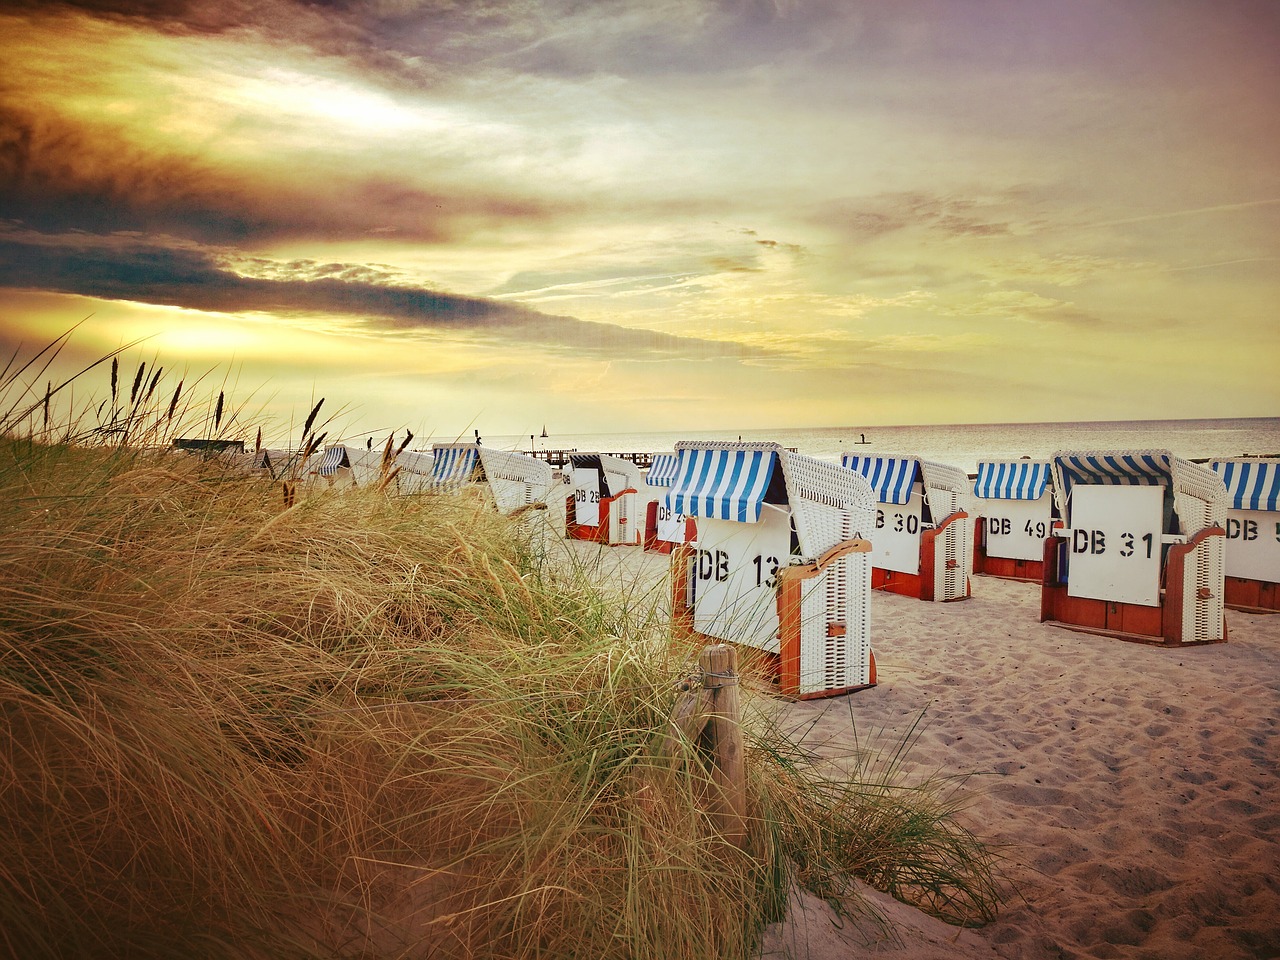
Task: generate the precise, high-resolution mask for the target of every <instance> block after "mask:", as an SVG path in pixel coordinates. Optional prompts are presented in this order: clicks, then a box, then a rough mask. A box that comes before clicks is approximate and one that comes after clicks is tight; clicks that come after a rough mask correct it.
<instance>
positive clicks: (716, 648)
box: [698, 643, 747, 847]
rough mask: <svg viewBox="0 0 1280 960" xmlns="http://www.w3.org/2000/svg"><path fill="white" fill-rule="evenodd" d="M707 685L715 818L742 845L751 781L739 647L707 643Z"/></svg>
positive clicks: (704, 672) (728, 837) (704, 665)
mask: <svg viewBox="0 0 1280 960" xmlns="http://www.w3.org/2000/svg"><path fill="white" fill-rule="evenodd" d="M698 665H699V666H700V667H701V668H702V677H703V681H702V682H703V686H704V687H705V689H706V690H707V691H709V692H710V694H711V696H710V698H709V699H710V701H711V703H710V716H709V717H708V718H707V726H706V733H707V736H708V739H709V740H710V749H711V756H712V765H711V777H712V782H713V783H714V784H715V787H716V789H715V791H714V794H715V795H714V796H713V797H712V798H711V802H712V804H713V807H712V819H713V820H715V821H716V822H717V823H718V824H719V827H720V833H721V835H722V836H723V837H724V838H725V840H727V841H728V842H730V843H732V844H734V845H735V846H738V847H741V846H743V845H744V844H745V843H746V839H747V784H746V770H745V767H744V765H743V763H744V759H743V744H742V713H741V699H740V697H739V695H738V651H737V650H735V649H734V648H733V647H731V646H729V645H728V644H724V643H717V644H715V645H713V646H708V647H704V648H703V650H702V653H701V655H700V656H699V657H698Z"/></svg>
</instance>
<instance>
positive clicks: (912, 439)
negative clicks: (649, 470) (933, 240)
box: [481, 417, 1280, 474]
mask: <svg viewBox="0 0 1280 960" xmlns="http://www.w3.org/2000/svg"><path fill="white" fill-rule="evenodd" d="M540 433H541V430H539V432H538V433H535V434H532V435H525V436H498V435H494V436H492V437H489V436H484V435H483V434H482V435H481V439H482V442H483V443H485V444H486V445H488V446H492V447H497V448H499V449H503V450H515V451H522V452H526V453H527V452H530V451H531V450H577V451H581V452H584V453H669V452H671V451H672V450H674V449H675V444H676V442H677V441H679V440H729V441H737V440H741V441H743V442H752V443H756V442H761V441H772V442H774V443H777V444H779V445H781V446H783V447H790V448H793V449H795V450H796V451H797V452H798V453H802V454H806V455H808V456H811V457H814V458H816V459H819V460H827V461H830V462H832V463H839V462H840V459H841V456H842V455H843V454H845V453H858V454H861V455H864V456H865V455H868V454H883V455H894V454H897V455H906V456H911V457H915V458H917V459H923V460H933V461H935V462H937V463H944V464H949V465H951V466H954V467H959V468H961V469H963V470H964V471H966V472H967V473H970V474H973V473H976V472H977V468H978V467H977V465H978V462H979V461H980V460H1010V459H1013V460H1016V459H1018V458H1021V457H1029V458H1031V459H1047V458H1049V457H1051V456H1052V455H1053V454H1055V453H1057V452H1059V451H1074V452H1091V451H1099V452H1100V451H1134V450H1167V451H1168V452H1170V453H1172V454H1173V455H1174V456H1177V457H1181V458H1183V459H1184V460H1192V461H1203V460H1211V459H1219V458H1230V457H1240V456H1267V457H1280V417H1244V418H1236V419H1215V420H1106V421H1091V422H1077V423H966V424H939V425H934V426H920V425H912V426H893V427H884V426H858V425H854V426H849V427H794V428H787V429H770V430H707V431H697V430H679V431H676V430H667V431H656V432H651V433H624V432H618V433H557V432H555V431H554V430H550V431H548V433H549V435H548V436H546V437H543V436H541V435H540Z"/></svg>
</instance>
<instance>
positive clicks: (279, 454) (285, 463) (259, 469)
mask: <svg viewBox="0 0 1280 960" xmlns="http://www.w3.org/2000/svg"><path fill="white" fill-rule="evenodd" d="M294 456H295V455H294V454H291V453H290V452H289V451H288V450H281V449H276V448H271V447H260V448H259V449H257V450H255V451H253V452H252V453H250V454H249V455H248V460H247V461H246V463H247V466H248V470H249V472H250V473H256V474H265V475H267V476H268V477H272V478H276V477H280V476H283V475H284V473H285V471H286V470H287V469H288V468H289V466H290V465H291V464H292V462H293V459H294Z"/></svg>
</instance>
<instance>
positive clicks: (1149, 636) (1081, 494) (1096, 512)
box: [1040, 450, 1227, 646]
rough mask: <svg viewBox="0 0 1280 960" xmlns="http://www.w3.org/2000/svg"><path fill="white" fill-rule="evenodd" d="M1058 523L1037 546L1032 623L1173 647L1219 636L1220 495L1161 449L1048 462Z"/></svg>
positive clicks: (1209, 476) (1207, 476)
mask: <svg viewBox="0 0 1280 960" xmlns="http://www.w3.org/2000/svg"><path fill="white" fill-rule="evenodd" d="M1050 463H1051V464H1052V467H1053V489H1054V496H1055V497H1056V498H1057V501H1058V510H1059V513H1060V514H1061V516H1062V522H1063V524H1065V526H1063V527H1058V528H1055V529H1054V530H1053V531H1052V533H1051V534H1050V536H1049V538H1048V539H1047V540H1046V541H1045V552H1044V567H1045V569H1044V580H1043V581H1042V586H1041V595H1040V619H1041V621H1044V622H1051V623H1057V624H1060V625H1061V626H1064V627H1068V628H1070V629H1073V630H1079V631H1083V632H1087V633H1097V634H1102V635H1105V636H1114V637H1119V638H1120V639H1124V640H1138V641H1142V642H1145V643H1163V644H1166V645H1168V646H1181V645H1183V644H1192V643H1217V642H1221V641H1223V640H1226V638H1227V628H1226V620H1225V618H1224V593H1225V585H1224V578H1225V572H1224V553H1225V549H1224V548H1225V546H1226V529H1225V528H1224V526H1223V525H1224V523H1225V522H1226V518H1227V517H1226V514H1227V490H1226V487H1225V486H1224V485H1223V482H1222V480H1221V478H1219V476H1218V475H1217V474H1216V473H1214V472H1213V471H1212V470H1210V469H1208V468H1206V467H1201V466H1197V465H1196V464H1193V463H1190V462H1188V461H1186V460H1182V459H1180V458H1178V457H1175V456H1173V455H1172V454H1171V453H1169V452H1168V451H1167V450H1134V451H1124V450H1122V451H1085V452H1078V451H1065V452H1059V453H1055V454H1054V455H1053V457H1051V458H1050Z"/></svg>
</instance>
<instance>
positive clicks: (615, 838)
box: [0, 375, 997, 958]
mask: <svg viewBox="0 0 1280 960" xmlns="http://www.w3.org/2000/svg"><path fill="white" fill-rule="evenodd" d="M138 379H139V380H141V381H142V386H141V387H135V391H134V394H135V395H134V398H133V399H134V406H135V407H136V406H138V404H137V402H136V398H137V397H138V396H142V395H146V393H147V383H148V378H147V377H146V376H144V375H139V378H138ZM157 379H158V378H157ZM14 382H15V381H12V380H11V381H10V383H9V384H8V386H9V387H10V388H11V389H12V388H13V384H14ZM113 384H114V377H113ZM139 391H141V392H139ZM121 394H123V390H121ZM150 395H151V396H152V397H153V398H154V397H162V398H163V399H162V400H161V401H159V403H160V404H161V406H163V407H167V405H168V391H167V390H164V389H157V388H155V387H152V388H151V390H150ZM115 399H116V398H115V391H114V390H113V403H112V409H115V408H116V407H117V406H118V405H117V404H116V403H115V402H114V401H115ZM38 401H39V398H38V397H37V402H36V403H35V404H34V405H33V404H28V405H27V406H26V407H24V406H23V405H22V404H21V403H13V402H11V403H10V404H8V405H7V408H8V409H9V411H10V413H9V418H8V420H7V421H6V422H4V423H3V424H2V425H3V427H4V436H3V437H2V438H0V785H3V786H2V787H0V952H4V953H7V954H9V955H13V956H22V957H59V956H106V955H116V956H170V955H183V956H209V957H233V956H234V957H402V956H403V957H413V956H419V957H475V956H491V957H535V956H536V957H577V956H591V957H619V958H623V957H628V958H640V957H681V958H699V957H707V958H711V957H716V958H720V957H735V956H737V957H746V956H749V955H750V954H751V952H752V950H753V949H754V948H755V945H756V943H757V941H758V938H759V936H760V932H761V930H762V929H763V927H764V925H765V924H766V923H768V922H770V921H773V920H777V919H779V918H780V917H781V916H782V914H783V912H784V911H785V907H786V902H787V898H788V897H789V896H790V895H791V894H792V893H793V891H794V889H795V887H796V886H797V885H799V886H803V887H807V888H809V889H811V890H815V891H818V892H819V893H820V894H822V895H823V896H830V897H832V898H836V897H839V896H841V895H843V894H846V893H848V892H849V891H850V890H851V889H852V883H853V878H854V877H860V878H864V879H866V880H869V881H870V882H872V883H874V884H877V885H879V886H881V887H882V888H883V889H888V890H892V891H893V892H894V893H895V894H896V895H898V896H900V897H901V898H903V899H905V900H908V901H911V902H915V903H918V904H921V905H923V906H925V907H926V908H928V909H930V910H931V911H933V912H935V913H936V914H939V915H941V916H944V917H946V918H948V919H950V920H951V921H953V922H959V923H981V922H984V921H985V920H988V919H990V917H991V916H993V914H994V910H995V903H996V895H997V881H996V877H995V875H994V873H993V860H992V857H991V854H990V853H989V852H988V851H987V850H986V849H984V848H983V846H982V844H981V843H979V842H978V841H977V840H976V839H975V838H974V837H973V836H972V835H971V834H970V833H968V832H967V831H966V830H965V829H964V828H963V827H961V826H959V825H958V824H957V823H956V821H955V818H954V800H955V794H954V792H953V791H952V787H953V786H954V784H952V783H950V782H941V781H938V782H929V781H927V782H925V783H917V784H913V785H906V784H904V783H903V782H902V781H901V778H900V777H898V776H897V775H896V774H895V773H894V771H892V770H886V769H882V768H873V766H871V765H868V766H865V767H863V768H860V772H861V773H863V774H865V776H855V777H853V778H850V777H849V776H848V775H847V774H845V773H840V774H836V773H835V772H834V768H833V767H831V766H829V765H826V764H824V763H821V762H819V761H818V760H817V759H816V758H814V757H812V756H808V755H806V754H805V753H804V752H803V751H802V750H801V749H800V747H798V746H797V745H796V744H795V743H794V742H793V741H792V740H791V739H789V738H788V737H787V736H785V735H783V733H781V732H780V731H779V730H778V728H777V727H776V725H775V724H774V723H773V722H772V721H771V719H770V717H771V716H772V712H771V711H770V710H769V709H766V707H767V698H765V697H763V696H759V697H755V698H752V697H751V696H748V697H747V698H746V699H747V700H748V711H747V716H746V717H745V718H744V721H743V722H744V727H745V728H746V735H747V764H746V768H747V790H748V815H749V829H748V836H747V839H746V842H745V843H744V844H742V845H735V844H733V843H727V842H725V841H724V839H723V838H722V837H721V836H720V835H719V833H718V831H717V826H716V823H715V821H714V820H713V819H712V818H711V817H709V816H708V814H707V812H706V804H705V798H706V793H707V790H708V774H707V771H706V767H705V762H704V759H703V758H702V756H701V754H700V752H699V751H698V749H697V745H696V744H693V743H689V742H680V743H678V744H677V750H676V756H674V757H672V756H671V753H670V733H671V729H672V728H671V724H670V717H671V709H672V705H673V703H674V700H675V693H676V689H677V685H678V683H679V681H680V680H681V679H682V678H683V677H684V676H686V675H687V673H688V671H689V669H690V661H691V656H692V657H696V651H688V650H686V649H684V648H683V647H682V646H680V645H678V644H675V645H673V643H672V642H671V637H670V634H669V626H668V625H667V623H666V621H665V619H664V618H663V617H662V616H661V615H660V613H659V611H660V604H658V603H657V602H656V601H655V602H652V603H647V604H646V603H638V602H637V598H635V597H630V598H626V599H620V598H617V597H614V596H611V595H609V594H608V593H605V592H602V591H600V590H598V589H596V588H595V587H593V586H592V584H591V580H590V577H589V576H587V575H586V573H585V572H584V571H583V570H581V569H576V568H575V567H574V566H573V565H571V564H570V565H565V564H561V563H551V562H549V561H548V559H547V557H546V556H545V554H543V553H542V552H540V551H539V550H537V549H536V548H535V547H534V541H532V540H531V539H530V538H529V536H528V535H527V532H522V528H521V527H520V526H519V525H513V524H511V523H510V522H509V521H506V520H504V519H503V518H501V517H499V516H498V515H497V514H496V512H494V511H493V510H492V509H490V508H489V507H488V506H487V505H486V504H485V503H484V502H483V501H482V500H479V499H476V498H472V497H465V496H463V497H458V496H443V495H422V496H413V497H392V496H388V495H386V494H385V493H384V492H381V491H377V490H351V491H345V492H341V493H338V492H329V491H325V492H320V493H313V494H312V495H310V496H302V497H299V498H298V499H297V500H296V502H295V503H294V505H293V506H291V507H289V508H288V509H283V501H282V498H281V495H280V489H279V484H278V483H274V482H273V481H271V480H270V479H268V478H255V477H251V476H248V475H246V474H244V473H243V472H240V471H238V470H234V469H230V468H229V467H228V465H227V464H226V463H224V462H222V461H218V460H204V459H201V458H198V457H194V456H186V455H180V454H173V453H167V454H158V453H154V452H147V450H146V449H144V448H143V447H142V446H139V445H136V444H132V443H122V442H120V440H119V437H118V435H115V434H110V433H107V434H104V433H102V432H101V431H96V432H95V431H94V430H92V429H88V428H83V427H82V424H81V423H80V422H77V423H76V424H75V429H72V430H68V429H66V428H65V426H64V427H63V428H59V429H58V430H56V431H53V430H51V429H50V428H49V427H48V424H47V422H45V421H44V420H43V410H42V409H41V406H40V404H39V402H38ZM152 402H153V403H155V402H156V401H154V399H153V400H152ZM210 406H212V405H210ZM222 407H223V404H222V401H221V398H220V399H219V402H218V404H217V419H218V420H222ZM44 409H46V410H47V404H46V406H45V408H44ZM139 412H140V411H139ZM151 413H152V414H155V417H154V418H153V419H152V420H148V421H147V422H149V423H153V424H156V425H158V426H157V428H155V429H151V430H150V432H149V434H148V437H149V439H151V440H152V441H154V440H155V439H156V438H157V437H160V436H163V434H164V433H165V430H166V429H167V428H166V426H165V425H166V424H167V423H169V422H177V421H175V420H174V418H173V414H174V411H173V410H172V409H169V410H168V414H169V418H170V419H169V420H168V421H166V419H165V410H163V409H153V410H151ZM19 414H21V416H19ZM206 426H211V425H210V424H206ZM526 526H527V524H526ZM751 703H756V707H755V708H752V707H751V706H750V704H751ZM664 745H665V746H664Z"/></svg>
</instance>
